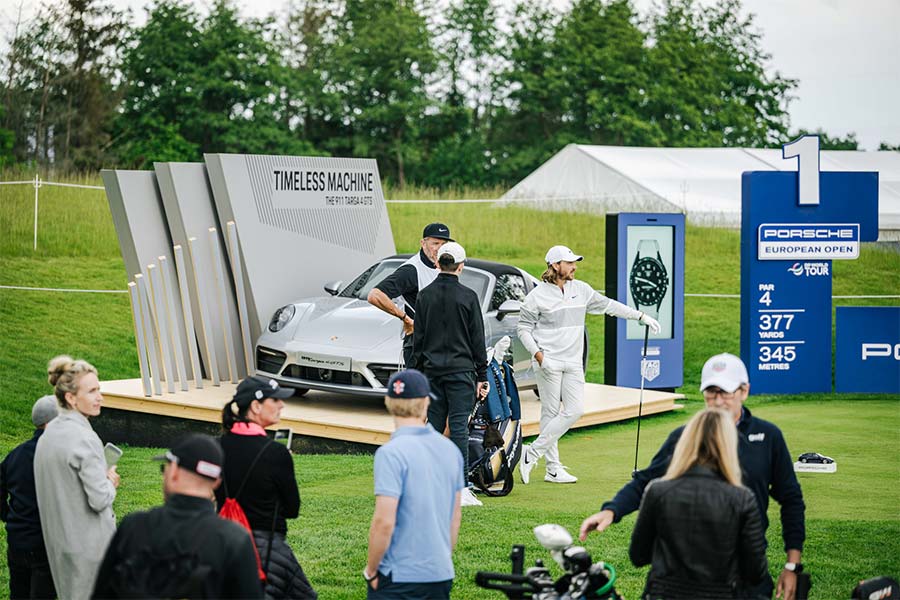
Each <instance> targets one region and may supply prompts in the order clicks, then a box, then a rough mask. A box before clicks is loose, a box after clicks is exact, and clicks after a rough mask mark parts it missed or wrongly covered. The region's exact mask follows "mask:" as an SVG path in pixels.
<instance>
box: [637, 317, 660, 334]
mask: <svg viewBox="0 0 900 600" xmlns="http://www.w3.org/2000/svg"><path fill="white" fill-rule="evenodd" d="M638 322H639V323H640V324H641V325H646V326H647V327H649V328H650V331H651V332H653V333H659V332H660V330H661V328H660V326H659V321H657V320H656V319H654V318H653V317H651V316H650V315H648V314H647V313H641V318H640V319H638Z"/></svg>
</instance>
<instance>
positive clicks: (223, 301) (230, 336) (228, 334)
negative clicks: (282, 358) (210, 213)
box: [208, 227, 239, 383]
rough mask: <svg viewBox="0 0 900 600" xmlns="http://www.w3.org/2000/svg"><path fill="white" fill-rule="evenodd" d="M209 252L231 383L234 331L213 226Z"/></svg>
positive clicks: (234, 377) (234, 380) (235, 375)
mask: <svg viewBox="0 0 900 600" xmlns="http://www.w3.org/2000/svg"><path fill="white" fill-rule="evenodd" d="M208 241H209V253H210V258H211V259H212V263H213V273H214V274H215V276H216V287H217V288H218V293H217V294H216V296H217V298H218V301H219V315H221V317H222V335H224V336H225V354H226V356H227V358H228V371H229V374H230V375H231V383H238V379H239V378H238V370H237V358H236V357H235V355H234V332H233V331H232V330H231V316H230V315H229V314H228V290H227V286H226V279H225V267H224V266H223V265H222V261H223V260H224V257H223V256H222V251H221V250H220V249H219V234H218V232H217V231H216V228H215V227H210V228H209V237H208Z"/></svg>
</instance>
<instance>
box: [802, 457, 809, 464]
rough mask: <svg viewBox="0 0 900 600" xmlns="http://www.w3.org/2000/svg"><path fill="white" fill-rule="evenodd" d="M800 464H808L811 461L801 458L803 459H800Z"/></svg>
mask: <svg viewBox="0 0 900 600" xmlns="http://www.w3.org/2000/svg"><path fill="white" fill-rule="evenodd" d="M800 462H802V463H803V464H806V463H808V462H809V460H808V459H806V458H801V459H800Z"/></svg>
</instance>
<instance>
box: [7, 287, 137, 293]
mask: <svg viewBox="0 0 900 600" xmlns="http://www.w3.org/2000/svg"><path fill="white" fill-rule="evenodd" d="M0 290H23V291H26V292H74V293H78V294H127V293H128V290H78V289H74V288H44V287H25V286H21V285H0Z"/></svg>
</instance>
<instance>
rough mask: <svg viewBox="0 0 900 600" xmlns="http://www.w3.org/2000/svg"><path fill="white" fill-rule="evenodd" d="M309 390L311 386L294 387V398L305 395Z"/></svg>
mask: <svg viewBox="0 0 900 600" xmlns="http://www.w3.org/2000/svg"><path fill="white" fill-rule="evenodd" d="M308 391H309V388H294V398H299V397H300V396H305V395H306V392H308Z"/></svg>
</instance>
